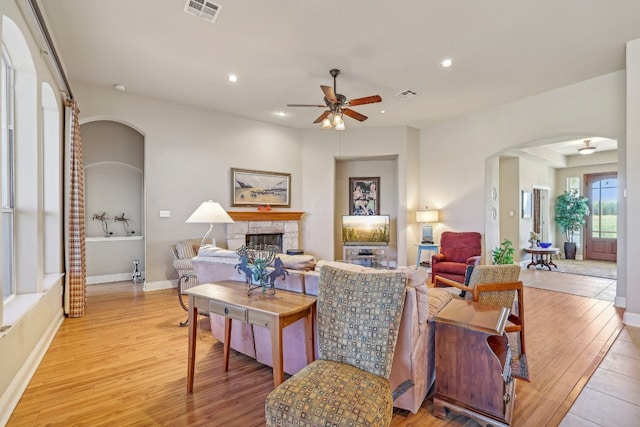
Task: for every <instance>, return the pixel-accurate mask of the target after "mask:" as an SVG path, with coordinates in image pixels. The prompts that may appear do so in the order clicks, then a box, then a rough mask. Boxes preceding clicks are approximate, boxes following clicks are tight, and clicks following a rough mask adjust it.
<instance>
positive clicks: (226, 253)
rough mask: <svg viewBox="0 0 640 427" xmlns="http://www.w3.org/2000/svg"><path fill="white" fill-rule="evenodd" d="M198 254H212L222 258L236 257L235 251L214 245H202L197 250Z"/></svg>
mask: <svg viewBox="0 0 640 427" xmlns="http://www.w3.org/2000/svg"><path fill="white" fill-rule="evenodd" d="M198 256H213V257H223V258H238V254H237V253H236V251H230V250H228V249H223V248H219V247H217V246H214V245H209V244H207V245H202V247H201V248H200V250H199V251H198Z"/></svg>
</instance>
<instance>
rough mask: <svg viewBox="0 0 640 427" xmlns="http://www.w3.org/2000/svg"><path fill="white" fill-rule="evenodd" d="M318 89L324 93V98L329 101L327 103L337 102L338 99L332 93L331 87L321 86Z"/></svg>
mask: <svg viewBox="0 0 640 427" xmlns="http://www.w3.org/2000/svg"><path fill="white" fill-rule="evenodd" d="M320 89H322V92H324V96H325V98H327V99H328V100H329V102H331V103H336V102H338V99H337V98H336V94H335V92H334V91H333V88H332V87H331V86H322V85H321V86H320Z"/></svg>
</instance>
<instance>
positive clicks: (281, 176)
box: [231, 168, 291, 208]
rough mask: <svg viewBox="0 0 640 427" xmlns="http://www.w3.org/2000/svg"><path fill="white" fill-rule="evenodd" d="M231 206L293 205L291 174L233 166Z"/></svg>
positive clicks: (286, 206)
mask: <svg viewBox="0 0 640 427" xmlns="http://www.w3.org/2000/svg"><path fill="white" fill-rule="evenodd" d="M231 195H232V200H231V206H264V205H269V206H275V207H285V208H289V207H291V174H290V173H281V172H267V171H257V170H249V169H237V168H231Z"/></svg>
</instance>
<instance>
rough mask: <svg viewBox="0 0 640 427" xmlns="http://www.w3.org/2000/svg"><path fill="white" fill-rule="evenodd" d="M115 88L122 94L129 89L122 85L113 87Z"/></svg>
mask: <svg viewBox="0 0 640 427" xmlns="http://www.w3.org/2000/svg"><path fill="white" fill-rule="evenodd" d="M113 88H114V89H115V90H119V91H120V92H124V91H125V90H127V88H126V87H125V86H124V85H121V84H117V85H113Z"/></svg>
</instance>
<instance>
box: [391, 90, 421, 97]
mask: <svg viewBox="0 0 640 427" xmlns="http://www.w3.org/2000/svg"><path fill="white" fill-rule="evenodd" d="M417 95H420V93H419V92H416V91H413V90H411V89H407V90H403V91H402V92H400V93H396V98H400V99H409V98H413V97H414V96H417Z"/></svg>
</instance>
